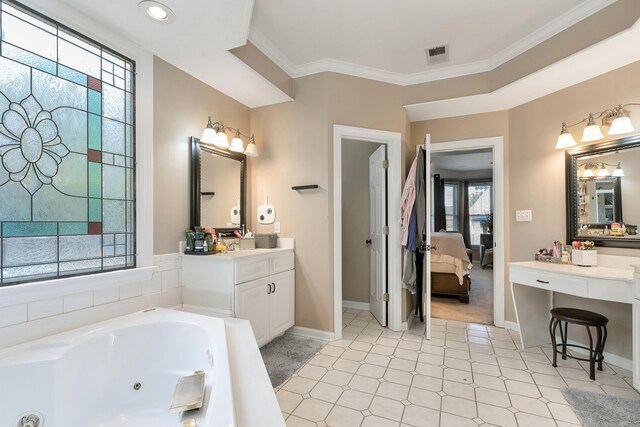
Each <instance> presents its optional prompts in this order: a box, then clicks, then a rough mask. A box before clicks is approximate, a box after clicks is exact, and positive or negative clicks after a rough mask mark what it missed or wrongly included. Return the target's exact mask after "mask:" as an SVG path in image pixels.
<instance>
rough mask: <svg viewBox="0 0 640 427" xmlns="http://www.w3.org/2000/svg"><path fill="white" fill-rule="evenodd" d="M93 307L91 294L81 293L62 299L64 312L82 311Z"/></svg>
mask: <svg viewBox="0 0 640 427" xmlns="http://www.w3.org/2000/svg"><path fill="white" fill-rule="evenodd" d="M88 307H93V292H83V293H81V294H74V295H68V296H65V297H64V312H65V313H68V312H70V311H76V310H82V309H83V308H88Z"/></svg>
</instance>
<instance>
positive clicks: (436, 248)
mask: <svg viewBox="0 0 640 427" xmlns="http://www.w3.org/2000/svg"><path fill="white" fill-rule="evenodd" d="M425 249H426V250H427V251H437V250H438V246H436V245H427V246H426V247H425Z"/></svg>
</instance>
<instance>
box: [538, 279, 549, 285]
mask: <svg viewBox="0 0 640 427" xmlns="http://www.w3.org/2000/svg"><path fill="white" fill-rule="evenodd" d="M536 282H538V283H544V284H545V285H548V284H549V282H548V281H546V280H540V279H536Z"/></svg>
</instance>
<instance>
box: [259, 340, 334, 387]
mask: <svg viewBox="0 0 640 427" xmlns="http://www.w3.org/2000/svg"><path fill="white" fill-rule="evenodd" d="M326 344H327V343H326V342H325V341H319V340H314V339H311V338H303V337H299V336H295V335H291V334H284V335H281V336H279V337H278V338H276V339H274V340H273V341H271V342H270V343H268V344H266V345H265V346H264V347H262V348H261V349H260V353H261V354H262V360H263V361H264V365H265V367H266V368H267V373H268V374H269V378H270V379H271V385H273V386H274V387H277V386H279V385H280V384H282V383H283V382H284V381H285V380H286V379H287V378H289V377H290V376H291V375H292V374H293V373H294V372H296V371H297V370H298V369H300V368H301V367H302V366H303V365H304V364H305V363H306V362H307V361H308V360H309V359H311V358H312V357H313V356H314V355H315V354H316V353H317V352H319V351H320V350H322V347H324V346H325V345H326Z"/></svg>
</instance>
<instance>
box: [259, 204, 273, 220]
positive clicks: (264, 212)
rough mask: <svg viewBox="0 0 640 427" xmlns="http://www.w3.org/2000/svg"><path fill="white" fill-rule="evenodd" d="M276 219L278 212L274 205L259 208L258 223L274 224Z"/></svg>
mask: <svg viewBox="0 0 640 427" xmlns="http://www.w3.org/2000/svg"><path fill="white" fill-rule="evenodd" d="M275 219H276V210H275V208H274V207H273V206H272V205H261V206H258V223H259V224H273V221H275Z"/></svg>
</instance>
